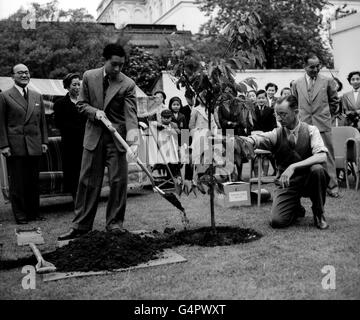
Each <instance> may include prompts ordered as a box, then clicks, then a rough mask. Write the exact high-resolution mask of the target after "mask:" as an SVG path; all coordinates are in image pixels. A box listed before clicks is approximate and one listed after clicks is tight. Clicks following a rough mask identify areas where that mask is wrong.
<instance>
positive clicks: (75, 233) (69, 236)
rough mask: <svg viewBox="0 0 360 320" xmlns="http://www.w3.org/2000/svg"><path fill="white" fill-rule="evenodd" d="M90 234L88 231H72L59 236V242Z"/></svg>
mask: <svg viewBox="0 0 360 320" xmlns="http://www.w3.org/2000/svg"><path fill="white" fill-rule="evenodd" d="M88 232H89V231H87V230H79V229H71V230H70V231H69V232H67V233H65V234H63V235H61V236H59V237H58V240H59V241H64V240H71V239H76V238H79V237H81V236H82V235H84V234H85V233H88Z"/></svg>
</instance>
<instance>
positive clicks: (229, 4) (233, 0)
mask: <svg viewBox="0 0 360 320" xmlns="http://www.w3.org/2000/svg"><path fill="white" fill-rule="evenodd" d="M328 4H329V3H328V1H327V0H309V1H301V0H259V1H252V0H221V1H220V0H202V1H199V5H200V9H201V10H202V11H204V12H205V13H206V14H208V15H210V14H212V13H213V12H216V13H217V14H216V15H215V17H213V18H210V20H209V21H208V22H207V23H206V24H205V25H204V26H203V27H202V31H203V32H205V33H206V34H210V35H211V34H217V33H220V30H221V29H223V28H224V26H225V25H226V24H228V23H229V22H230V21H232V20H239V19H241V18H242V14H243V12H244V11H249V12H253V13H254V14H255V16H258V17H259V20H260V21H261V23H258V27H259V32H260V34H259V37H260V39H261V43H262V48H263V51H264V55H265V64H264V66H265V67H266V68H267V69H280V68H302V67H303V62H302V57H303V55H304V54H305V53H307V52H310V51H311V52H315V53H317V54H318V55H319V57H320V58H321V59H322V62H323V64H324V65H325V66H327V67H332V65H333V61H332V56H331V54H330V52H329V48H328V47H327V46H326V44H325V41H324V39H323V38H322V37H321V34H322V32H323V29H324V25H323V16H322V14H321V11H322V10H323V9H324V8H325V6H326V5H328ZM253 19H254V21H253V22H255V18H253ZM244 32H249V31H246V30H245V31H244ZM252 67H259V65H257V64H254V65H253V66H252Z"/></svg>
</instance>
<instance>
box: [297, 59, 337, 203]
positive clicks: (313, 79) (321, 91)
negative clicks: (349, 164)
mask: <svg viewBox="0 0 360 320" xmlns="http://www.w3.org/2000/svg"><path fill="white" fill-rule="evenodd" d="M304 69H305V74H304V76H302V77H301V78H299V79H297V80H296V81H295V82H294V83H293V87H292V94H293V95H294V96H295V97H296V98H297V100H298V102H299V109H300V120H301V121H303V122H306V123H307V124H310V125H314V126H316V127H317V128H318V129H319V131H320V134H321V137H322V139H323V141H324V144H325V146H326V148H327V149H328V154H327V155H328V157H327V158H328V163H327V166H328V168H327V169H328V173H329V175H330V182H329V186H328V190H327V194H328V195H329V196H330V197H334V198H338V197H339V196H340V195H339V185H338V180H337V175H336V167H335V154H334V147H333V143H332V136H331V116H332V115H334V114H335V113H336V111H337V110H338V108H339V98H338V95H337V91H336V87H335V81H334V80H333V79H330V78H327V77H324V76H323V75H321V74H319V72H320V69H321V63H320V60H319V58H318V57H317V55H316V54H314V53H309V54H306V55H305V56H304Z"/></svg>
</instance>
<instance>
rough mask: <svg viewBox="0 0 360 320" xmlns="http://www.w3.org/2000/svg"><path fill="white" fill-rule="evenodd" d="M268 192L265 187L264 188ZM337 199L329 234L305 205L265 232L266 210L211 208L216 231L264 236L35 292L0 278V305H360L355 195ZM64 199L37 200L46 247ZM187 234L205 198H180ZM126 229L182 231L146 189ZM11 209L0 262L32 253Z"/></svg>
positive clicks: (63, 224) (203, 215)
mask: <svg viewBox="0 0 360 320" xmlns="http://www.w3.org/2000/svg"><path fill="white" fill-rule="evenodd" d="M266 188H267V189H268V190H272V187H271V186H267V187H266ZM342 192H343V193H344V197H343V198H342V199H332V198H328V199H327V204H326V217H327V221H328V223H329V224H330V229H329V230H325V231H320V230H318V229H316V228H315V227H314V226H313V218H312V214H311V209H310V205H311V204H310V201H309V200H308V199H304V200H303V204H304V206H305V208H306V211H307V213H306V217H305V218H304V219H302V220H301V221H299V222H298V223H297V224H296V225H294V226H292V227H290V228H288V229H283V230H274V229H271V228H270V226H269V219H270V205H271V203H267V204H264V205H263V206H262V207H261V208H257V207H256V206H255V205H254V206H252V207H242V208H231V209H223V208H220V207H218V206H217V207H216V220H217V224H218V225H232V226H240V227H243V228H253V229H255V230H257V231H259V232H260V233H262V234H263V237H262V238H261V239H260V240H258V241H254V242H250V243H246V244H239V245H232V246H224V247H214V248H204V247H197V246H181V247H177V248H175V249H174V250H175V251H176V252H177V253H179V254H180V255H182V256H183V257H185V258H186V259H187V260H188V261H187V262H185V263H181V264H173V265H165V266H159V267H154V268H147V269H140V270H135V271H131V272H125V273H116V274H112V275H106V276H95V277H87V278H72V279H66V280H62V281H56V282H47V283H44V282H42V281H41V279H40V277H37V283H36V289H35V290H24V289H23V288H22V286H21V280H22V277H23V276H24V274H22V273H21V269H14V270H9V271H0V299H122V300H126V299H151V300H152V299H155V300H158V299H159V300H163V299H359V298H360V259H359V245H360V232H359V230H360V192H356V191H354V190H349V191H345V189H343V190H342ZM103 200H104V201H102V202H101V203H100V205H99V210H98V215H97V217H96V220H95V225H94V229H98V230H103V229H104V228H105V207H106V199H103ZM69 201H70V198H66V197H63V198H53V199H42V211H43V213H44V215H45V216H46V218H47V221H45V222H40V223H37V224H36V225H38V226H40V227H41V228H42V230H43V234H44V238H45V241H46V244H45V245H43V246H41V251H43V252H45V251H50V250H53V249H54V248H55V245H56V238H57V236H58V235H59V234H61V233H63V232H64V231H67V230H68V228H69V225H70V222H71V220H72V218H73V213H72V212H71V206H70V203H69ZM181 201H182V203H183V206H184V207H185V209H186V211H187V215H188V217H189V219H190V222H191V226H192V228H197V227H202V226H208V225H209V224H210V213H209V205H208V202H209V200H208V196H203V195H198V197H197V198H196V197H195V196H194V195H190V196H189V197H186V196H182V197H181ZM125 227H126V228H127V229H128V230H139V229H145V230H149V231H152V230H158V231H160V232H162V231H163V230H164V229H165V228H166V227H175V228H176V229H177V230H181V229H182V224H181V216H180V214H179V213H178V212H177V211H176V210H175V209H173V208H172V207H170V205H169V204H168V203H167V202H166V201H165V200H163V199H162V198H161V197H160V196H159V195H157V194H154V193H152V192H151V191H148V190H144V191H142V192H140V193H132V194H130V195H129V198H128V205H127V213H126V224H125ZM15 228H16V225H15V224H14V222H13V218H12V215H11V209H10V206H9V205H8V204H6V205H4V204H1V206H0V230H1V231H0V243H3V244H4V248H3V259H14V258H20V257H24V256H28V255H30V254H31V251H30V249H29V248H28V247H18V246H17V245H16V239H15V234H14V229H15ZM325 265H332V266H334V267H335V270H336V289H335V290H324V289H323V288H322V285H321V282H322V278H323V276H324V274H322V272H321V269H322V268H323V267H324V266H325Z"/></svg>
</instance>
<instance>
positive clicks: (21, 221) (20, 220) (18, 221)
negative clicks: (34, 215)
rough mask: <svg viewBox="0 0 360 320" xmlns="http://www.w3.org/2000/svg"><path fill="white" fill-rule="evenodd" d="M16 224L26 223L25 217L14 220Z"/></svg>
mask: <svg viewBox="0 0 360 320" xmlns="http://www.w3.org/2000/svg"><path fill="white" fill-rule="evenodd" d="M16 224H28V221H27V220H26V219H18V220H16Z"/></svg>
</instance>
